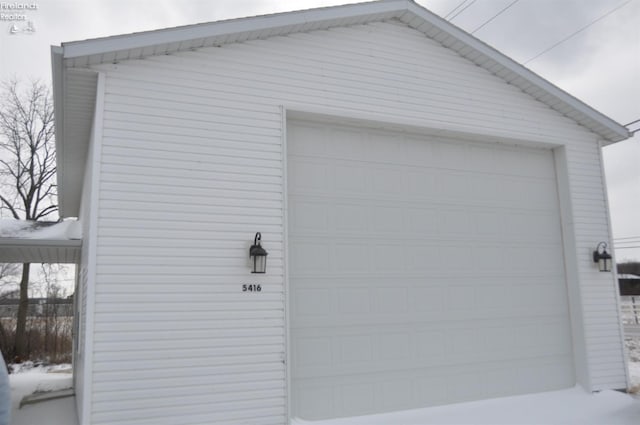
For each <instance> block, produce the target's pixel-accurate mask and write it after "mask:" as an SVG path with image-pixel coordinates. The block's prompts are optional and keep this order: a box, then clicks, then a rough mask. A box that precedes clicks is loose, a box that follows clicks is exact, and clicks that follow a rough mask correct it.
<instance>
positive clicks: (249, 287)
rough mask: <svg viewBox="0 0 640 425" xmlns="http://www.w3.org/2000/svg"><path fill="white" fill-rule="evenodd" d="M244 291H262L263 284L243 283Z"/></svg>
mask: <svg viewBox="0 0 640 425" xmlns="http://www.w3.org/2000/svg"><path fill="white" fill-rule="evenodd" d="M242 292H262V285H256V284H254V283H252V284H248V285H242Z"/></svg>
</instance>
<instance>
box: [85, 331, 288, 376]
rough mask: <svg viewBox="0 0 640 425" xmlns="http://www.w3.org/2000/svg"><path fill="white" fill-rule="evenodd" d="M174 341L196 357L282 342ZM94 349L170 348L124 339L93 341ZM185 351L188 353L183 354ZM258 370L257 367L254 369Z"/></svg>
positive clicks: (253, 339) (249, 368)
mask: <svg viewBox="0 0 640 425" xmlns="http://www.w3.org/2000/svg"><path fill="white" fill-rule="evenodd" d="M203 336H205V335H203ZM176 342H178V343H179V344H180V351H182V353H183V354H182V355H184V356H187V357H189V356H195V357H198V356H197V354H199V353H208V354H210V355H219V354H221V351H222V350H226V349H230V350H232V351H233V352H234V353H235V352H236V350H237V351H238V352H242V351H241V350H242V348H244V347H255V346H261V345H265V346H266V345H281V344H283V343H284V337H283V336H267V337H262V336H255V335H253V336H250V337H246V336H245V337H235V338H229V337H227V338H214V337H206V338H204V339H203V338H197V339H179V340H177V341H176ZM94 344H95V349H96V351H100V352H102V353H105V354H108V353H112V352H114V351H117V352H122V353H123V354H124V353H132V352H135V353H146V352H148V351H149V350H159V351H163V352H165V353H166V354H167V356H170V355H171V350H167V341H166V340H164V341H162V340H156V341H144V342H143V343H142V342H140V341H124V342H118V343H114V342H113V341H110V342H106V343H103V342H100V341H95V342H94ZM185 352H187V353H188V354H184V353H185ZM255 367H256V366H250V365H248V366H247V367H246V372H251V371H252V368H255ZM258 370H260V369H259V368H258V369H256V371H258ZM228 373H234V372H233V371H229V372H228Z"/></svg>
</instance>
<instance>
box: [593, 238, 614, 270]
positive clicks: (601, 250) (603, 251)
mask: <svg viewBox="0 0 640 425" xmlns="http://www.w3.org/2000/svg"><path fill="white" fill-rule="evenodd" d="M593 262H594V263H598V269H599V270H600V271H601V272H610V271H611V254H609V253H608V252H607V243H606V242H600V243H599V244H598V246H597V247H596V250H595V251H593Z"/></svg>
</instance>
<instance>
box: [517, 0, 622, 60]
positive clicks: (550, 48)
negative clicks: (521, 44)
mask: <svg viewBox="0 0 640 425" xmlns="http://www.w3.org/2000/svg"><path fill="white" fill-rule="evenodd" d="M632 1H633V0H627V1H625V2H624V3H621V4H619V5H618V6H616V7H614V8H613V9H611V10H610V11H608V12H607V13H605V14H604V15H602V16H600V17H599V18H596V19H594V20H593V21H591V22H589V23H588V24H587V25H585V26H584V27H582V28H580V29H579V30H578V31H576V32H574V33H572V34H569V35H568V36H567V37H565V38H563V39H562V40H560V41H558V42H557V43H555V44H554V45H552V46H550V47H547V48H546V49H544V50H543V51H541V52H540V53H538V54H537V55H535V56H534V57H532V58H531V59H528V60H527V61H525V62H523V63H522V64H523V65H526V64H528V63H529V62H531V61H533V60H535V59H538V58H539V57H540V56H542V55H544V54H545V53H547V52H549V51H550V50H553V49H555V48H556V47H558V46H559V45H561V44H562V43H564V42H565V41H567V40H569V39H570V38H573V37H574V36H576V35H578V34H579V33H581V32H582V31H584V30H586V29H587V28H589V27H590V26H591V25H593V24H595V23H596V22H598V21H601V20H603V19H604V18H606V17H607V16H609V15H611V14H612V13H613V12H615V11H617V10H618V9H620V8H622V7H624V6H626V5H627V4H629V3H631V2H632Z"/></svg>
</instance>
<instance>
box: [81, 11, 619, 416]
mask: <svg viewBox="0 0 640 425" xmlns="http://www.w3.org/2000/svg"><path fill="white" fill-rule="evenodd" d="M96 68H97V69H99V70H101V71H104V72H105V74H106V95H105V112H104V129H103V148H102V158H101V170H100V192H99V201H100V211H99V221H98V253H97V254H98V257H97V277H96V307H95V308H96V314H95V347H94V348H95V357H94V369H93V370H94V373H93V382H94V384H93V390H94V393H93V399H92V416H91V417H92V423H93V424H105V423H109V424H119V423H121V424H124V423H127V424H132V425H134V424H154V425H155V424H178V423H212V421H213V422H215V423H217V424H226V423H228V424H234V423H251V424H254V425H259V424H265V425H266V424H282V423H284V422H285V418H286V414H287V406H286V403H287V401H286V374H285V365H284V361H285V311H284V310H285V293H284V264H283V249H284V236H283V233H284V208H285V205H284V196H285V195H284V194H285V182H284V179H283V173H284V171H283V170H284V162H283V132H284V129H283V128H282V122H283V117H282V112H281V106H282V105H285V106H288V107H291V108H293V109H295V108H300V109H306V108H308V109H322V110H327V111H336V113H339V114H340V113H342V114H345V115H355V116H359V115H367V116H369V117H372V119H379V120H381V121H387V122H391V123H393V122H400V123H406V124H413V125H417V126H422V127H431V128H435V129H449V130H455V131H461V132H467V133H476V134H481V135H492V136H499V137H507V138H508V137H512V138H518V139H522V140H530V141H532V142H541V143H546V144H552V145H566V146H567V158H568V162H569V172H570V176H569V177H570V185H571V189H572V191H573V193H572V203H573V210H574V212H575V215H576V220H575V233H576V249H577V258H578V260H579V267H580V284H581V290H582V297H583V299H584V301H585V305H584V312H585V316H586V320H585V322H584V326H585V327H586V334H587V338H590V339H589V340H588V341H587V344H588V348H589V350H590V351H589V352H588V353H587V355H588V358H589V368H590V369H591V370H592V376H591V386H592V388H593V389H598V388H601V387H606V386H617V387H624V385H625V378H624V376H623V370H624V367H623V357H622V349H621V346H620V344H619V343H618V341H613V342H611V343H608V340H607V344H601V343H600V340H599V338H603V337H604V336H605V335H615V332H618V331H619V327H617V326H616V313H615V307H614V305H612V304H609V303H610V302H611V298H610V297H609V298H605V299H601V298H598V297H599V295H600V293H601V292H602V291H609V292H611V291H612V290H613V289H612V288H613V285H614V283H613V278H612V275H611V274H605V273H598V272H597V271H596V270H595V269H594V268H593V266H592V265H591V264H589V252H590V250H592V249H593V248H594V246H595V244H596V243H597V242H599V241H600V240H603V239H607V238H608V237H609V235H608V229H607V223H606V219H605V218H604V217H606V215H605V214H606V206H605V203H604V200H603V195H602V190H603V187H602V182H601V179H600V167H599V159H598V158H599V157H598V154H597V139H596V136H595V135H593V134H592V133H590V132H588V131H586V130H585V129H584V128H582V127H580V126H579V125H577V124H576V123H575V122H573V121H572V120H570V119H568V118H565V117H562V116H559V114H557V113H556V112H554V111H553V110H551V109H550V108H549V107H547V106H545V105H543V104H541V103H539V102H537V101H535V100H533V99H532V98H530V97H529V96H528V95H526V94H524V93H523V92H521V91H520V90H519V89H517V88H515V87H513V86H511V85H508V84H506V83H505V82H504V81H502V80H501V79H499V78H497V77H495V76H493V75H491V74H490V73H488V72H487V71H485V70H484V69H482V68H480V67H478V66H476V65H474V64H472V63H470V62H468V61H467V60H465V59H463V58H461V57H460V56H458V55H457V54H455V53H453V52H451V51H450V50H448V49H446V48H444V47H442V46H441V45H439V44H438V43H436V42H434V41H432V40H429V39H428V38H426V37H425V36H424V35H423V34H421V33H419V32H417V31H415V30H412V29H409V28H408V27H405V26H404V25H401V24H399V23H397V22H395V21H392V22H379V23H372V24H367V25H359V26H353V27H345V28H334V29H330V30H326V31H316V32H309V33H299V34H293V35H289V36H286V37H274V38H268V39H265V40H255V41H248V42H244V43H236V44H228V45H223V46H222V47H214V48H206V49H200V50H197V51H194V52H185V53H179V54H173V55H163V56H153V57H149V58H147V59H144V60H132V61H124V62H121V63H117V64H107V65H100V66H96ZM593 214H595V216H593ZM257 231H260V232H262V236H263V245H264V246H265V248H266V249H267V251H268V252H269V260H268V266H267V274H266V275H264V276H259V277H256V276H252V275H250V274H249V269H248V265H247V258H246V257H247V252H248V248H249V245H250V243H251V242H252V241H253V235H254V234H255V232H257ZM243 283H260V284H262V287H263V291H262V293H260V294H243V293H241V292H240V287H241V285H242V284H243ZM601 288H608V289H601ZM599 311H602V313H599ZM132 359H135V361H131V360H132ZM604 366H606V367H610V369H608V370H604V369H602V367H604ZM598 368H601V369H598ZM585 379H586V378H585Z"/></svg>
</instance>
